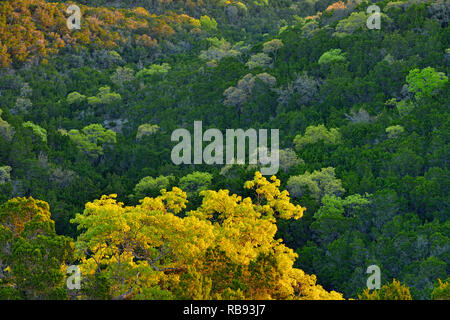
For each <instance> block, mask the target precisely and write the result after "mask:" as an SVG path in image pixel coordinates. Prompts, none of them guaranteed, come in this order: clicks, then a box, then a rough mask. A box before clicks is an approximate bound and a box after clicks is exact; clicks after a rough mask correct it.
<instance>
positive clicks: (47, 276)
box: [0, 197, 73, 299]
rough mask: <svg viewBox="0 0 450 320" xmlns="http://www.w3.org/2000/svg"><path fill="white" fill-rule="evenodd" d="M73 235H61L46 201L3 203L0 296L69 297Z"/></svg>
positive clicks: (27, 199)
mask: <svg viewBox="0 0 450 320" xmlns="http://www.w3.org/2000/svg"><path fill="white" fill-rule="evenodd" d="M72 254H73V244H72V241H71V239H70V238H67V237H63V236H58V235H57V234H56V232H55V226H54V222H53V221H52V220H51V219H50V211H49V206H48V204H47V203H46V202H44V201H40V200H35V199H33V198H31V197H30V198H14V199H11V200H9V201H7V202H6V203H4V204H3V205H1V206H0V299H66V298H67V292H66V288H65V283H64V280H65V275H64V270H65V266H66V263H67V262H71V260H72Z"/></svg>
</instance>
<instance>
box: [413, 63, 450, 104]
mask: <svg viewBox="0 0 450 320" xmlns="http://www.w3.org/2000/svg"><path fill="white" fill-rule="evenodd" d="M406 82H407V83H408V86H409V87H408V88H409V90H410V91H411V92H414V94H415V96H416V98H418V99H421V98H425V97H430V96H431V95H432V94H435V92H436V90H438V89H440V88H443V87H444V86H445V85H446V84H447V83H448V78H447V76H446V75H445V74H444V73H442V72H437V71H436V70H435V69H434V68H431V67H427V68H425V69H422V70H419V69H413V70H411V71H409V74H408V76H407V77H406Z"/></svg>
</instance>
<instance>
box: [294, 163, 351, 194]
mask: <svg viewBox="0 0 450 320" xmlns="http://www.w3.org/2000/svg"><path fill="white" fill-rule="evenodd" d="M287 189H288V190H289V193H290V194H291V195H292V197H293V198H299V197H301V196H303V195H305V194H306V193H308V192H309V194H310V195H311V196H312V197H313V198H314V199H316V200H318V201H320V200H321V199H322V198H323V197H324V196H325V195H337V196H338V195H341V194H342V193H344V192H345V189H344V188H343V187H342V182H341V180H339V179H337V178H336V176H335V172H334V168H332V167H328V168H323V169H321V170H320V171H317V170H315V171H313V172H312V173H309V172H308V171H307V172H305V173H304V174H302V175H298V176H292V177H290V178H289V180H288V182H287Z"/></svg>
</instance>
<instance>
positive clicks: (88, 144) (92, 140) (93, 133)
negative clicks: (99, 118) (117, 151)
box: [68, 124, 116, 158]
mask: <svg viewBox="0 0 450 320" xmlns="http://www.w3.org/2000/svg"><path fill="white" fill-rule="evenodd" d="M68 135H69V137H70V139H71V140H72V141H73V142H74V143H75V144H76V145H77V147H78V148H79V149H80V150H81V151H82V152H83V153H85V154H86V155H88V156H89V157H92V158H97V157H99V156H101V155H102V154H103V148H104V147H105V146H106V145H112V144H114V143H116V133H115V132H113V131H111V130H106V129H105V128H103V126H102V125H101V124H91V125H88V126H86V127H84V128H83V129H82V130H81V132H80V131H79V130H76V129H72V130H70V131H69V132H68Z"/></svg>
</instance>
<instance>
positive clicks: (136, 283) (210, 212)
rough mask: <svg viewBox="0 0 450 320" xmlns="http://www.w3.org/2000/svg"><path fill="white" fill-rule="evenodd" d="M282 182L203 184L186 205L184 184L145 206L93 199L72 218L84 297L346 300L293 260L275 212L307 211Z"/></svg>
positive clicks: (294, 214) (279, 214)
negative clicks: (196, 203)
mask: <svg viewBox="0 0 450 320" xmlns="http://www.w3.org/2000/svg"><path fill="white" fill-rule="evenodd" d="M279 186H280V181H279V180H278V179H277V178H276V177H272V178H271V179H270V180H267V179H266V178H264V177H263V176H262V175H261V174H260V173H259V172H256V174H255V177H254V179H253V180H252V181H248V182H247V183H246V184H245V188H247V189H250V190H253V191H254V193H255V196H254V197H253V200H252V199H251V198H244V199H243V198H242V197H240V196H237V195H235V194H233V195H230V194H229V191H228V190H219V191H212V190H206V191H202V192H201V196H203V202H202V204H201V206H200V207H198V208H197V209H196V210H192V211H189V212H185V210H184V209H185V208H186V203H187V196H186V193H185V192H183V191H182V190H180V189H179V188H176V187H174V188H173V189H172V190H171V191H166V190H163V191H162V192H161V193H162V195H161V196H159V197H156V198H145V199H143V200H141V202H140V205H137V206H124V205H123V203H120V202H117V201H116V199H115V198H116V195H110V196H102V197H101V199H99V200H95V201H94V202H90V203H87V204H86V209H85V210H84V213H83V214H78V215H77V216H76V218H75V219H73V220H72V222H74V223H77V224H78V225H79V229H80V230H81V231H82V233H81V235H80V236H79V237H78V240H77V242H76V252H77V255H78V257H79V259H80V261H81V264H80V268H81V272H82V275H83V278H82V279H83V280H82V287H83V289H82V293H83V295H84V297H85V298H96V299H99V298H105V299H110V298H113V299H131V298H132V299H342V294H340V293H337V292H334V291H332V292H327V291H326V290H325V289H324V288H322V287H321V286H320V285H318V284H316V277H315V276H314V275H307V274H305V272H303V271H302V270H300V269H296V268H294V267H293V265H294V261H295V259H296V257H297V254H296V253H294V251H293V250H292V249H290V248H288V247H286V246H285V245H284V244H283V242H282V240H281V239H275V233H276V231H277V227H276V224H275V223H276V220H277V219H291V218H293V219H299V218H301V217H302V215H303V212H304V210H305V208H302V207H301V206H299V205H294V204H292V203H291V202H290V198H289V193H288V192H287V191H280V190H279Z"/></svg>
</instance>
